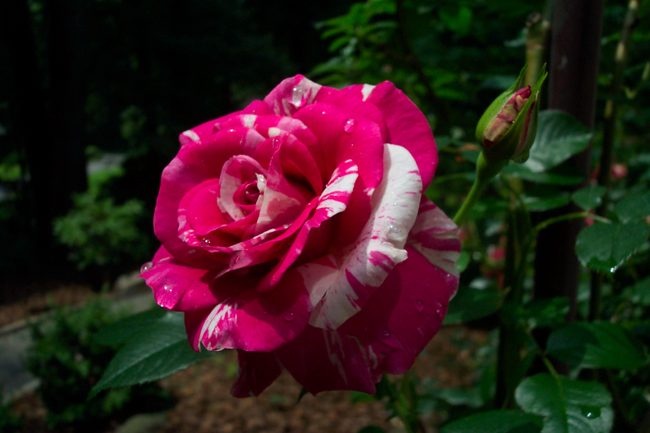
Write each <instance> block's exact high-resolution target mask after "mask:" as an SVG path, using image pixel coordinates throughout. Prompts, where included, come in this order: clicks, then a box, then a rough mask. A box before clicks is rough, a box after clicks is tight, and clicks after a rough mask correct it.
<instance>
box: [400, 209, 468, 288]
mask: <svg viewBox="0 0 650 433" xmlns="http://www.w3.org/2000/svg"><path fill="white" fill-rule="evenodd" d="M408 244H409V245H410V246H412V247H413V248H414V249H416V250H418V251H419V252H420V253H421V254H422V255H423V256H424V257H426V258H427V260H429V262H430V263H431V264H432V265H435V266H437V267H438V268H440V269H442V270H443V271H445V272H447V273H449V274H451V275H455V276H458V268H457V267H456V262H457V261H458V257H459V256H460V248H461V245H460V238H459V229H458V227H457V226H456V224H454V222H453V221H452V220H451V219H449V217H448V216H447V215H445V213H444V212H443V211H442V210H441V209H440V208H438V207H437V206H436V205H435V204H433V203H432V202H431V201H429V200H427V199H426V198H425V199H423V200H422V202H421V203H420V211H419V213H418V217H417V219H416V220H415V225H414V226H413V230H411V233H410V235H409V240H408Z"/></svg>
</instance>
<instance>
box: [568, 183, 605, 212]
mask: <svg viewBox="0 0 650 433" xmlns="http://www.w3.org/2000/svg"><path fill="white" fill-rule="evenodd" d="M606 191H607V188H605V187H604V186H599V185H589V186H587V187H585V188H582V189H579V190H577V191H576V192H574V193H573V196H572V197H571V198H572V199H573V202H574V203H575V204H577V205H578V206H580V207H581V208H582V209H584V210H591V209H595V208H597V207H598V206H599V205H600V203H601V202H602V198H603V195H604V194H605V192H606Z"/></svg>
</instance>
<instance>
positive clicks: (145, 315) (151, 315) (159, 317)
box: [94, 307, 183, 346]
mask: <svg viewBox="0 0 650 433" xmlns="http://www.w3.org/2000/svg"><path fill="white" fill-rule="evenodd" d="M161 321H163V322H170V323H176V324H177V325H181V326H182V325H183V317H182V315H181V314H173V313H168V312H167V311H165V310H163V309H162V308H158V307H155V308H152V309H150V310H147V311H143V312H141V313H137V314H134V315H132V316H129V317H125V318H124V319H122V320H119V321H117V322H115V323H112V324H110V325H108V326H105V327H104V328H102V329H101V330H100V331H99V332H98V333H97V334H95V336H94V338H95V341H97V342H98V343H99V344H103V345H105V346H121V345H123V344H125V343H126V342H127V341H129V340H130V339H131V338H133V336H134V332H138V333H144V334H149V333H152V332H154V331H155V330H156V327H157V326H158V324H159V323H160V322H161Z"/></svg>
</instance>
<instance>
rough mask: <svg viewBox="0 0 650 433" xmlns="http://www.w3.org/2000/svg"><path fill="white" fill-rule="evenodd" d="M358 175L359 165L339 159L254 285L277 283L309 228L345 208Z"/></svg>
mask: <svg viewBox="0 0 650 433" xmlns="http://www.w3.org/2000/svg"><path fill="white" fill-rule="evenodd" d="M358 176H359V167H358V166H357V165H356V164H355V163H354V162H353V161H351V160H346V161H343V162H342V163H341V164H340V165H339V166H338V167H337V168H336V170H334V173H333V174H332V178H331V179H330V181H329V182H328V184H327V186H326V187H325V189H324V190H323V192H322V193H321V195H320V197H319V198H318V202H317V203H318V204H317V205H316V208H315V210H314V212H313V214H312V215H311V217H310V218H309V219H308V220H307V221H305V223H304V224H303V225H302V227H301V228H300V231H299V232H298V234H297V235H296V237H295V240H294V241H293V243H292V244H291V246H290V247H289V248H288V249H287V251H286V252H285V253H284V255H283V256H282V258H281V260H280V262H279V263H278V265H277V266H276V267H275V268H274V269H273V270H272V271H271V272H269V274H268V275H267V276H266V277H265V278H264V279H263V280H262V282H261V283H260V285H259V286H258V288H259V289H260V290H268V289H269V288H271V287H273V286H275V285H276V284H278V283H279V282H280V280H281V279H282V276H283V275H284V273H285V272H286V271H287V270H288V269H289V267H291V266H292V265H293V264H294V263H295V262H296V260H297V259H298V257H300V254H301V253H302V252H303V249H304V248H305V245H306V244H307V242H308V240H309V237H310V235H311V234H312V231H313V230H315V229H318V228H319V227H321V225H322V224H323V223H324V222H325V221H327V220H329V219H330V218H332V217H333V216H335V215H337V214H340V213H341V212H343V211H344V210H345V209H346V208H347V205H348V202H349V200H350V197H351V195H352V191H353V189H354V185H355V183H356V181H357V178H358Z"/></svg>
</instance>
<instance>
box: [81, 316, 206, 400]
mask: <svg viewBox="0 0 650 433" xmlns="http://www.w3.org/2000/svg"><path fill="white" fill-rule="evenodd" d="M147 313H149V314H140V315H136V316H134V317H131V318H130V319H131V320H130V321H125V322H126V323H127V324H128V323H130V324H131V325H132V326H133V328H131V329H134V330H136V331H135V332H132V333H131V337H130V338H128V339H126V341H125V344H124V346H123V347H122V348H121V349H119V350H118V352H117V353H116V354H115V357H114V358H113V359H112V360H111V362H110V364H109V365H108V367H107V368H106V370H105V371H104V374H103V376H102V377H101V379H100V380H99V382H97V384H96V385H95V386H94V387H93V389H92V390H91V392H90V397H92V396H94V395H96V394H97V393H98V392H99V391H101V390H103V389H106V388H112V387H119V386H127V385H135V384H139V383H144V382H150V381H153V380H157V379H160V378H162V377H165V376H168V375H170V374H172V373H174V372H176V371H178V370H181V369H183V368H186V367H188V366H189V365H191V364H193V363H195V362H197V361H199V360H201V359H204V358H206V357H207V356H209V354H210V352H200V353H197V352H194V351H193V350H192V349H191V348H190V345H189V343H188V342H187V335H186V333H185V327H184V325H183V318H182V314H180V313H172V312H163V314H162V315H156V314H154V313H153V312H147ZM152 316H156V317H152ZM139 320H140V321H139ZM123 323H124V322H123ZM138 323H142V324H143V325H142V327H138ZM115 329H116V330H118V331H117V332H116V335H117V337H116V338H115V339H114V340H112V341H124V336H123V335H122V334H121V332H122V331H123V329H124V328H120V327H116V328H115ZM105 338H106V339H107V340H108V341H111V338H110V337H105ZM105 341H106V340H105Z"/></svg>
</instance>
